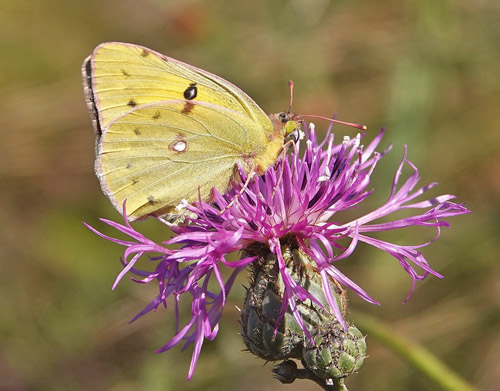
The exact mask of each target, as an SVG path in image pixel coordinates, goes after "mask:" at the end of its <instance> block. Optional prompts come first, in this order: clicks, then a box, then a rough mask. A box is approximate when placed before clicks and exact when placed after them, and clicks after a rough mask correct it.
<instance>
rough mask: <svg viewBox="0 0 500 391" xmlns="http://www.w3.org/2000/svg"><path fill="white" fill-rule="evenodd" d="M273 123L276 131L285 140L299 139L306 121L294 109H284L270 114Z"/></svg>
mask: <svg viewBox="0 0 500 391" xmlns="http://www.w3.org/2000/svg"><path fill="white" fill-rule="evenodd" d="M269 117H270V118H271V122H272V123H273V126H274V129H275V131H276V133H278V134H279V135H280V137H282V138H283V139H285V141H287V140H290V139H291V140H295V141H296V140H298V139H299V138H301V137H300V135H301V133H302V127H303V124H304V121H303V120H302V118H301V117H300V115H298V114H295V113H294V112H292V111H284V112H281V113H277V114H271V115H270V116H269Z"/></svg>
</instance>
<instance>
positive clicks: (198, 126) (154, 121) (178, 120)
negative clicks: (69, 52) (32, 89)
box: [82, 42, 300, 221]
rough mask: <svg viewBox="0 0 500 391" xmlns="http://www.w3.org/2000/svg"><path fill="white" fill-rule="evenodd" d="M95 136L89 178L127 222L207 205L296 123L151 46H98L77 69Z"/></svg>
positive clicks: (269, 154) (260, 165) (270, 157)
mask: <svg viewBox="0 0 500 391" xmlns="http://www.w3.org/2000/svg"><path fill="white" fill-rule="evenodd" d="M82 75H83V83H84V90H85V96H86V101H87V106H88V109H89V111H90V115H91V118H92V123H93V126H94V130H95V135H96V160H95V173H96V175H97V177H98V179H99V181H100V184H101V188H102V190H103V192H104V194H106V196H107V197H108V198H109V199H110V200H111V203H112V204H113V206H114V207H115V208H116V209H117V210H118V211H120V212H121V211H122V210H123V205H124V202H125V201H126V213H127V216H126V217H127V218H128V220H130V221H133V220H137V219H142V218H145V217H148V216H166V217H172V218H173V217H175V216H176V215H177V214H178V213H179V212H178V209H176V208H177V207H178V205H179V204H180V202H181V200H186V201H187V202H189V203H192V202H194V201H197V200H198V199H200V198H201V199H202V200H205V201H207V200H210V197H211V194H212V193H211V192H212V188H215V189H217V191H219V192H220V193H225V192H226V191H227V190H228V188H229V187H230V185H231V182H232V181H233V180H236V179H237V175H238V174H237V173H238V165H239V166H240V167H241V168H242V169H243V171H244V172H245V173H246V174H249V173H256V174H263V173H264V172H265V171H266V170H267V169H268V168H269V167H271V166H272V165H273V164H274V163H275V162H276V161H277V159H278V157H279V155H280V153H281V152H282V150H283V145H284V143H285V140H286V138H287V136H288V135H289V134H290V133H292V132H293V131H294V130H295V129H297V128H298V127H299V126H300V125H299V122H300V121H297V120H296V116H295V115H294V114H293V113H291V112H290V111H289V112H287V113H279V114H271V115H270V116H268V115H266V114H265V113H264V111H263V110H262V109H261V108H260V107H259V106H258V105H257V104H256V103H255V102H254V101H253V100H252V99H251V98H250V97H249V96H248V95H247V94H245V93H244V92H243V91H242V90H240V89H239V88H238V87H236V86H235V85H233V84H232V83H230V82H228V81H227V80H224V79H223V78H221V77H219V76H216V75H214V74H212V73H209V72H207V71H204V70H202V69H200V68H196V67H194V66H192V65H188V64H185V63H183V62H181V61H178V60H175V59H173V58H170V57H167V56H164V55H162V54H160V53H157V52H155V51H153V50H150V49H148V48H145V47H142V46H138V45H133V44H127V43H119V42H108V43H103V44H101V45H99V46H97V48H96V49H95V50H94V51H93V53H92V54H91V55H90V56H89V57H87V58H86V59H85V61H84V63H83V66H82Z"/></svg>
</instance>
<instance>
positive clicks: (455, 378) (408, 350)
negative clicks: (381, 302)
mask: <svg viewBox="0 0 500 391" xmlns="http://www.w3.org/2000/svg"><path fill="white" fill-rule="evenodd" d="M354 319H355V324H356V325H357V326H358V327H359V328H360V329H361V331H363V332H364V333H367V334H368V336H369V337H373V338H376V339H377V340H379V341H380V342H382V343H383V344H385V345H386V346H387V347H389V348H390V349H391V350H392V351H394V352H395V353H396V354H398V355H399V356H401V357H402V358H403V359H405V360H406V361H407V362H408V363H410V364H411V365H413V366H414V367H415V368H417V369H418V370H419V371H420V372H422V373H423V374H424V375H426V376H427V377H428V378H429V379H431V380H432V381H434V382H435V383H436V384H438V385H439V386H440V387H441V388H442V389H443V390H447V391H477V388H475V387H474V386H473V385H471V384H469V383H468V382H467V381H465V380H464V379H462V378H461V377H460V376H459V375H457V374H456V373H455V372H453V371H452V370H451V369H450V368H448V367H447V366H446V365H445V364H444V363H443V362H442V361H440V360H439V359H438V358H437V357H436V356H434V355H433V354H432V353H431V352H429V351H428V350H427V349H425V348H424V347H423V346H421V345H419V344H417V343H414V342H410V341H408V340H407V339H406V338H405V337H403V336H401V335H399V334H398V333H397V332H396V331H394V330H393V329H391V327H390V326H388V325H387V324H384V323H383V322H380V321H379V320H377V319H375V318H373V317H371V316H368V315H360V314H358V315H357V316H355V317H354Z"/></svg>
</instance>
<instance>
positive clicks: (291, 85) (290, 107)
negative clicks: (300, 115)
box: [288, 80, 293, 113]
mask: <svg viewBox="0 0 500 391" xmlns="http://www.w3.org/2000/svg"><path fill="white" fill-rule="evenodd" d="M288 86H289V87H290V104H289V105H288V112H289V113H291V112H292V104H293V81H292V80H290V81H289V82H288Z"/></svg>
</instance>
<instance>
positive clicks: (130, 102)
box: [127, 99, 137, 107]
mask: <svg viewBox="0 0 500 391" xmlns="http://www.w3.org/2000/svg"><path fill="white" fill-rule="evenodd" d="M127 106H130V107H135V106H137V102H136V101H135V100H133V99H130V100H129V101H128V103H127Z"/></svg>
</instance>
